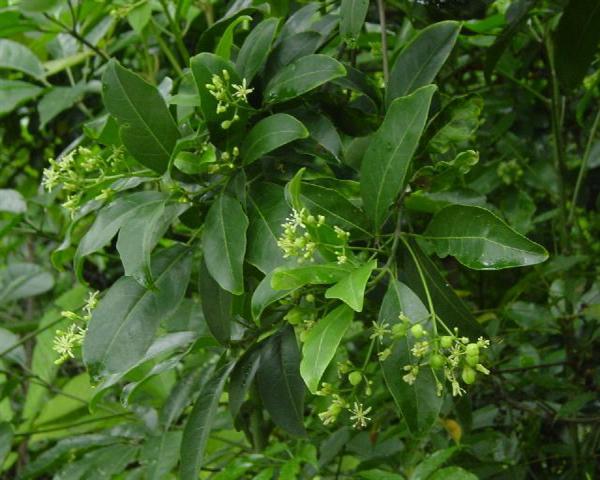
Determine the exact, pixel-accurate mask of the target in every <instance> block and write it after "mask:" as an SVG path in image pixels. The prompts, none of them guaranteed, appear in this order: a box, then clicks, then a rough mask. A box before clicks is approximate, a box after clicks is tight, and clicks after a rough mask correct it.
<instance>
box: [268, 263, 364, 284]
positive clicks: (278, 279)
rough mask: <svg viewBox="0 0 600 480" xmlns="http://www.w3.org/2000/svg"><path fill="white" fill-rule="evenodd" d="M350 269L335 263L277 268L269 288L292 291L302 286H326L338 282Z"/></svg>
mask: <svg viewBox="0 0 600 480" xmlns="http://www.w3.org/2000/svg"><path fill="white" fill-rule="evenodd" d="M351 268H352V267H350V266H348V265H338V264H337V263H324V264H320V265H318V264H317V265H304V266H301V267H292V268H283V267H282V268H278V269H277V270H275V271H274V272H273V278H272V279H271V287H273V289H275V290H292V289H295V288H299V287H303V286H304V285H326V284H328V283H336V282H339V281H340V280H341V279H342V278H344V277H345V276H346V275H348V272H350V270H351Z"/></svg>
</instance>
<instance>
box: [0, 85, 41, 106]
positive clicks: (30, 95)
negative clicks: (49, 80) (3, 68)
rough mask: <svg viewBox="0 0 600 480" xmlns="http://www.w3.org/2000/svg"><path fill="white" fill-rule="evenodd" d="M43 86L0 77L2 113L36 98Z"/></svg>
mask: <svg viewBox="0 0 600 480" xmlns="http://www.w3.org/2000/svg"><path fill="white" fill-rule="evenodd" d="M41 92H42V88H41V87H38V86H37V85H33V84H32V83H28V82H22V81H20V80H4V79H0V115H4V114H6V113H10V112H12V111H13V110H14V109H15V108H17V107H18V106H19V105H22V104H23V103H25V102H27V101H28V100H32V99H34V98H36V97H37V96H38V95H39V94H40V93H41Z"/></svg>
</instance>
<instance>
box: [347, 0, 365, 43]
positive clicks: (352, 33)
mask: <svg viewBox="0 0 600 480" xmlns="http://www.w3.org/2000/svg"><path fill="white" fill-rule="evenodd" d="M368 9H369V0H342V5H341V8H340V34H341V35H342V38H343V39H344V40H345V41H346V42H351V43H352V42H355V41H356V39H357V38H358V36H359V34H360V31H361V30H362V27H363V25H364V23H365V18H366V17H367V11H368Z"/></svg>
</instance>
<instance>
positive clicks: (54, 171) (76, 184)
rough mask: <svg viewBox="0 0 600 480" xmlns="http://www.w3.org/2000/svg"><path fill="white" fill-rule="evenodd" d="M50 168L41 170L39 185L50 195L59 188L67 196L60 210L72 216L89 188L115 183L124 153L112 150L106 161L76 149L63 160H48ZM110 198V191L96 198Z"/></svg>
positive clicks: (83, 148)
mask: <svg viewBox="0 0 600 480" xmlns="http://www.w3.org/2000/svg"><path fill="white" fill-rule="evenodd" d="M49 163H50V166H49V167H48V168H45V169H44V172H43V179H42V185H43V186H44V188H45V189H46V190H47V191H52V190H53V189H55V188H56V187H57V186H59V185H62V190H63V192H64V193H65V194H66V201H65V202H64V203H63V204H62V205H63V207H65V208H66V209H68V210H70V211H71V213H74V212H75V211H76V210H77V208H79V207H80V206H81V204H82V202H83V197H84V194H85V193H86V191H87V189H88V188H96V187H97V186H98V184H100V183H102V182H104V181H107V180H111V179H114V178H115V177H117V176H118V175H116V176H115V174H116V173H118V172H120V171H121V169H122V166H123V150H122V149H121V148H114V149H113V150H112V152H111V153H110V155H108V156H106V158H105V157H104V156H102V155H100V154H98V153H95V152H93V151H92V150H90V149H89V148H85V147H78V148H76V149H74V150H72V151H71V152H69V153H68V154H66V155H64V156H63V157H62V158H60V159H58V160H55V159H53V158H51V159H50V160H49ZM111 194H112V190H111V189H110V188H104V189H102V190H101V191H100V193H99V194H98V195H96V198H97V199H99V200H100V199H104V198H108V197H109V196H110V195H111Z"/></svg>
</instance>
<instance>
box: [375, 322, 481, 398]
mask: <svg viewBox="0 0 600 480" xmlns="http://www.w3.org/2000/svg"><path fill="white" fill-rule="evenodd" d="M399 320H400V322H398V323H396V324H394V326H393V327H392V328H391V329H390V328H389V326H388V325H387V324H384V325H380V324H375V328H374V333H373V335H371V338H374V337H377V338H378V339H379V340H380V341H381V340H383V338H384V337H385V336H386V335H388V334H389V335H390V336H391V340H392V341H394V340H398V339H400V338H404V337H409V339H410V340H411V344H412V348H411V349H410V355H411V362H410V363H409V364H408V365H404V366H403V367H402V368H403V370H404V375H403V377H402V379H403V380H404V381H405V382H406V383H408V384H409V385H412V384H413V383H414V382H415V381H416V380H417V377H418V375H419V372H420V371H421V369H422V368H430V369H431V371H432V372H433V376H434V378H435V380H436V385H437V393H438V395H441V394H442V392H443V390H444V380H446V381H448V382H449V383H450V385H451V386H452V395H453V396H457V395H462V394H463V393H464V391H465V390H464V389H463V388H462V387H461V385H460V383H459V378H460V379H461V380H462V382H463V383H464V384H465V385H471V384H473V383H474V382H475V380H476V378H477V373H478V372H479V373H483V374H485V375H488V374H489V373H490V372H489V370H488V369H487V368H486V367H485V366H484V365H483V364H482V363H481V361H480V352H481V351H482V350H484V349H486V348H488V347H489V345H490V342H489V340H485V339H484V338H482V337H480V338H479V339H477V341H475V342H472V341H471V340H469V338H468V337H464V336H459V335H458V329H454V332H451V331H450V330H448V333H449V335H437V334H432V333H430V332H429V331H428V330H426V329H425V328H424V327H423V325H422V324H421V323H415V324H412V323H411V322H410V319H409V318H408V317H407V316H406V315H405V314H404V313H401V314H400V316H399ZM444 327H445V325H444ZM390 354H391V347H389V346H388V347H387V348H385V349H384V350H382V351H380V352H379V359H380V360H381V361H384V360H386V359H387V357H388V356H389V355H390Z"/></svg>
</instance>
